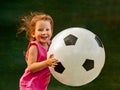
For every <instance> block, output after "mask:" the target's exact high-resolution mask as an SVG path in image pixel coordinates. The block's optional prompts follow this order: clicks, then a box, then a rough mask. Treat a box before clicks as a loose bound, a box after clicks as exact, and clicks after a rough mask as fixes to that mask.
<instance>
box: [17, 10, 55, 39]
mask: <svg viewBox="0 0 120 90" xmlns="http://www.w3.org/2000/svg"><path fill="white" fill-rule="evenodd" d="M39 20H45V21H46V20H47V21H49V22H50V24H51V30H53V24H54V22H53V19H52V17H51V16H50V15H48V14H45V13H41V12H31V13H30V15H28V16H24V17H23V18H22V19H21V21H22V26H21V27H20V28H19V29H18V34H19V33H21V32H23V31H25V32H26V38H27V39H28V40H34V38H33V37H32V36H31V33H33V32H34V31H35V25H36V22H37V21H39Z"/></svg>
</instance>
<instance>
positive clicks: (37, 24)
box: [36, 20, 51, 27]
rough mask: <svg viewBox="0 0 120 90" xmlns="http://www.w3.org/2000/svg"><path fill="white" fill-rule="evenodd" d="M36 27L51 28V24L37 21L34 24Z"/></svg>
mask: <svg viewBox="0 0 120 90" xmlns="http://www.w3.org/2000/svg"><path fill="white" fill-rule="evenodd" d="M36 27H51V24H50V22H49V21H48V20H39V21H37V22H36Z"/></svg>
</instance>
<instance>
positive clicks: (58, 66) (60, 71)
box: [54, 62, 65, 74]
mask: <svg viewBox="0 0 120 90" xmlns="http://www.w3.org/2000/svg"><path fill="white" fill-rule="evenodd" d="M57 64H58V65H57V66H55V68H54V70H55V71H56V72H58V73H60V74H62V73H63V71H64V70H65V68H64V66H63V65H62V63H61V62H57Z"/></svg>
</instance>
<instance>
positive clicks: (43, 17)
mask: <svg viewBox="0 0 120 90" xmlns="http://www.w3.org/2000/svg"><path fill="white" fill-rule="evenodd" d="M22 21H23V22H24V23H23V26H22V27H21V28H20V29H19V32H21V31H26V37H27V38H28V40H29V41H30V42H29V45H28V50H27V52H26V63H27V68H26V69H25V72H24V74H23V75H22V77H21V78H20V90H47V86H48V84H49V82H50V71H49V68H48V67H49V66H51V67H53V68H54V67H55V66H56V65H57V63H56V62H57V59H55V58H54V55H53V54H51V55H50V56H49V58H48V59H47V50H48V48H49V45H50V39H51V36H52V33H53V19H52V18H51V17H50V16H49V15H47V14H45V13H38V12H34V13H31V15H30V16H25V17H24V18H23V19H22Z"/></svg>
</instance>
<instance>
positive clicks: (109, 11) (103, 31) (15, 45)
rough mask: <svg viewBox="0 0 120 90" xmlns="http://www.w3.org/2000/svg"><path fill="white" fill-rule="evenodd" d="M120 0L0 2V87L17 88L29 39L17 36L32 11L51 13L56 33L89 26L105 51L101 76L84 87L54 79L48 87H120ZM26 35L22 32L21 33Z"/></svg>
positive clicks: (93, 89)
mask: <svg viewBox="0 0 120 90" xmlns="http://www.w3.org/2000/svg"><path fill="white" fill-rule="evenodd" d="M119 5H120V0H23V1H21V0H12V1H10V0H4V1H1V4H0V31H1V33H0V40H1V42H0V57H1V62H0V73H1V74H0V77H1V78H0V90H9V89H10V90H18V89H19V87H18V83H19V78H20V76H21V75H22V73H23V72H24V68H25V67H26V63H25V60H24V55H23V51H25V50H26V48H27V44H28V41H27V40H25V39H24V38H23V37H16V32H17V28H18V27H19V22H20V17H21V16H24V15H26V14H29V13H30V12H32V11H40V12H45V13H48V14H50V15H51V16H52V17H53V19H54V22H55V25H54V35H56V34H57V33H59V32H60V31H62V30H64V29H66V28H69V27H83V28H87V29H89V30H90V31H92V32H93V33H95V34H97V35H98V36H99V37H100V38H101V40H102V42H103V44H104V46H105V51H106V63H105V66H104V68H103V70H102V72H101V74H100V76H99V77H98V78H97V79H96V80H94V81H93V82H91V83H89V84H87V85H84V86H81V87H76V88H75V87H69V86H65V85H62V84H61V83H59V82H58V81H56V80H55V79H54V78H52V79H51V83H50V86H49V89H48V90H119V89H120V76H119V75H120V70H119V69H120V65H119V64H120V46H119V45H120V37H119V35H120V30H119V29H120V25H119V23H120V6H119ZM22 36H23V35H22Z"/></svg>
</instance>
